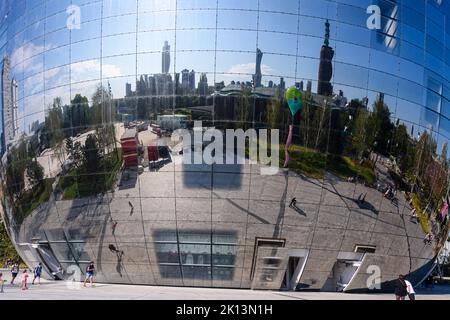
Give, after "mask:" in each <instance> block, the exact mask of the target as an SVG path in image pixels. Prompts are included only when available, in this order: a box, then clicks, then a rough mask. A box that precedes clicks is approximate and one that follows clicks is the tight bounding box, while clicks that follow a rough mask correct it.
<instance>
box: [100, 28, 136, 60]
mask: <svg viewBox="0 0 450 320" xmlns="http://www.w3.org/2000/svg"><path fill="white" fill-rule="evenodd" d="M119 43H120V45H118V44H119ZM102 46H103V48H102V55H103V57H109V56H116V55H121V54H130V53H136V34H135V33H131V34H122V35H116V36H110V37H104V38H103V43H102Z"/></svg>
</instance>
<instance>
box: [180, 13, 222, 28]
mask: <svg viewBox="0 0 450 320" xmlns="http://www.w3.org/2000/svg"><path fill="white" fill-rule="evenodd" d="M215 27H216V11H215V10H181V11H178V12H177V29H197V28H215Z"/></svg>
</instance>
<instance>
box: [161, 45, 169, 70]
mask: <svg viewBox="0 0 450 320" xmlns="http://www.w3.org/2000/svg"><path fill="white" fill-rule="evenodd" d="M169 69H170V46H169V42H168V41H165V42H164V47H163V48H162V73H164V74H165V73H169Z"/></svg>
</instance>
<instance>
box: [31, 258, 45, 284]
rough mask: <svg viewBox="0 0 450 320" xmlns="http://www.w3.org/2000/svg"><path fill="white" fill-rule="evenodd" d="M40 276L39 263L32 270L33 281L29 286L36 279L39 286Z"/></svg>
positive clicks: (40, 265) (40, 266)
mask: <svg viewBox="0 0 450 320" xmlns="http://www.w3.org/2000/svg"><path fill="white" fill-rule="evenodd" d="M41 274H42V263H40V262H39V264H38V265H37V266H36V268H34V271H33V275H34V277H33V281H32V282H31V284H34V281H36V279H38V283H39V284H41Z"/></svg>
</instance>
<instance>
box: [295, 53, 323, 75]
mask: <svg viewBox="0 0 450 320" xmlns="http://www.w3.org/2000/svg"><path fill="white" fill-rule="evenodd" d="M319 63H320V60H319V59H315V58H304V57H299V58H297V78H304V79H308V80H317V76H318V70H319Z"/></svg>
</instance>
